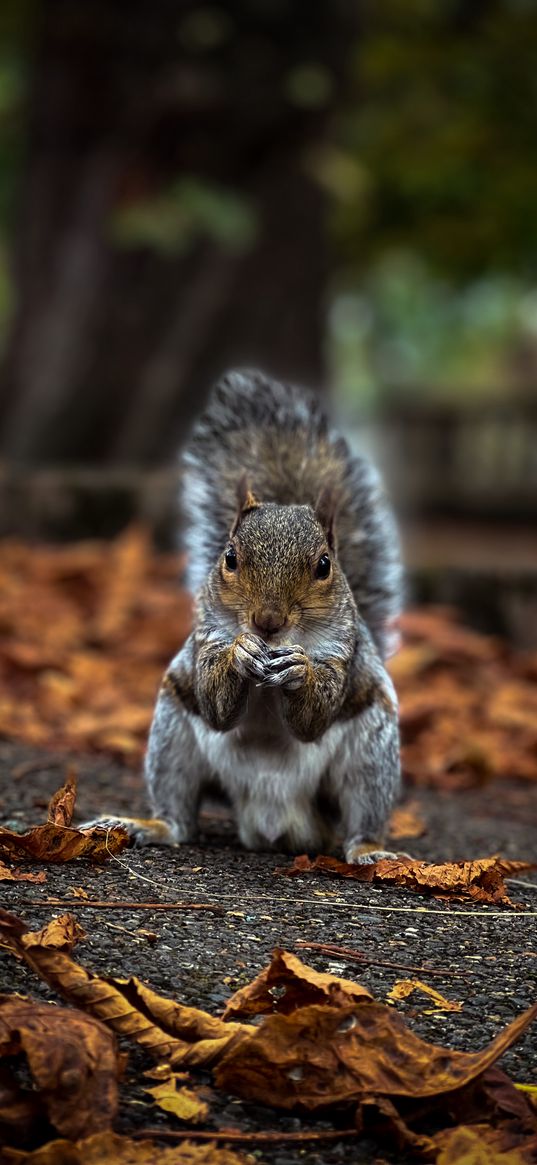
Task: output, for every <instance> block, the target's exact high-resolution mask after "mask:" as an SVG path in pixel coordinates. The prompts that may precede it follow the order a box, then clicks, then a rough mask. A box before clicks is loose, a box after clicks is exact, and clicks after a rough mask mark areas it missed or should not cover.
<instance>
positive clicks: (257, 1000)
mask: <svg viewBox="0 0 537 1165" xmlns="http://www.w3.org/2000/svg"><path fill="white" fill-rule="evenodd" d="M358 999H371V995H370V993H369V991H368V990H367V988H366V987H361V986H360V984H358V983H352V982H351V981H350V980H349V979H339V978H338V977H337V976H336V975H327V974H323V973H321V972H320V971H314V970H313V968H312V967H308V966H307V965H306V963H303V962H302V960H301V959H299V958H298V957H297V955H293V954H290V953H289V951H283V950H279V949H278V948H277V949H276V950H275V951H274V953H273V956H272V962H271V963H270V964H269V966H268V967H265V968H264V970H263V971H261V972H260V974H259V975H258V976H257V978H256V979H254V980H253V982H252V983H249V984H248V985H247V986H246V987H241V989H240V991H237V992H236V993H235V995H232V997H231V999H229V1000H228V1002H227V1004H226V1008H225V1011H224V1019H229V1018H230V1017H233V1018H236V1017H237V1016H239V1015H263V1014H265V1013H267V1012H268V1013H270V1014H272V1013H273V1012H282V1014H284V1015H288V1014H289V1012H291V1011H295V1010H296V1008H297V1007H304V1006H306V1004H308V1003H331V1004H333V1005H334V1006H341V1004H343V1003H349V1002H356V1001H357V1000H358Z"/></svg>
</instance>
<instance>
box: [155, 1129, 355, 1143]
mask: <svg viewBox="0 0 537 1165" xmlns="http://www.w3.org/2000/svg"><path fill="white" fill-rule="evenodd" d="M132 1136H133V1137H136V1138H137V1139H138V1140H145V1138H146V1137H147V1138H149V1137H166V1138H168V1139H169V1140H173V1141H185V1140H188V1141H193V1140H198V1141H244V1142H246V1143H250V1144H257V1143H259V1144H261V1143H262V1142H263V1141H265V1142H269V1143H270V1142H272V1143H276V1144H278V1143H279V1142H280V1141H342V1140H344V1139H347V1138H349V1137H357V1136H358V1129H318V1130H313V1129H311V1130H310V1129H304V1130H303V1131H302V1132H299V1133H286V1132H281V1133H280V1132H267V1133H263V1132H258V1133H243V1132H241V1130H240V1129H229V1131H227V1130H226V1129H219V1130H218V1132H215V1131H214V1129H212V1130H211V1129H207V1130H205V1129H203V1130H200V1129H184V1130H183V1129H181V1130H179V1129H177V1130H175V1129H173V1130H172V1129H162V1128H154V1129H137V1130H135V1131H133V1133H132Z"/></svg>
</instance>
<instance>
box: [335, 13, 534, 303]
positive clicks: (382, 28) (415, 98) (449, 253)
mask: <svg viewBox="0 0 537 1165" xmlns="http://www.w3.org/2000/svg"><path fill="white" fill-rule="evenodd" d="M351 90H352V91H351V94H350V98H349V100H348V101H347V105H346V108H345V110H343V111H342V113H341V116H340V119H339V125H338V139H339V144H340V147H341V149H342V150H344V151H345V152H346V153H348V154H349V156H350V157H351V158H353V159H357V160H358V161H359V163H360V165H361V166H362V167H363V168H364V170H365V173H366V175H367V181H365V182H364V184H363V188H364V190H366V191H367V196H366V197H364V196H363V194H362V197H360V198H359V199H356V200H354V201H349V200H348V199H347V200H344V201H342V202H340V204H339V205H338V206H337V208H336V213H335V216H334V217H335V222H334V226H335V233H336V238H337V241H338V244H339V250H340V254H341V255H342V258H343V262H344V263H345V265H348V266H349V267H350V268H352V267H354V268H355V269H356V268H358V267H359V268H362V269H363V267H364V265H367V264H368V262H369V261H370V260H371V259H372V258H373V257H374V256H376V255H378V254H379V253H380V252H382V251H383V250H384V249H386V248H388V249H389V248H392V247H394V246H396V247H399V246H401V245H403V246H404V247H405V248H409V247H410V248H415V249H416V251H418V252H419V253H420V254H421V255H423V256H424V257H425V258H426V259H427V261H429V262H430V263H431V264H433V265H434V266H436V267H437V268H438V269H439V270H441V271H444V272H447V273H449V274H451V275H453V276H454V277H455V278H457V279H459V280H466V279H468V278H469V277H473V276H475V275H476V274H477V275H480V274H481V273H482V272H484V271H487V270H504V271H508V270H510V269H513V270H516V271H517V272H521V271H524V272H525V273H526V274H527V275H528V276H532V277H533V276H534V275H535V274H536V273H537V216H536V214H535V206H536V204H537V158H536V152H535V122H536V113H537V4H536V3H535V2H534V0H526V2H524V0H497V2H496V3H487V4H474V5H473V4H471V3H470V4H469V3H455V2H454V0H405V2H404V3H403V2H402V0H381V2H378V0H367V2H366V4H365V8H364V33H363V38H362V40H361V41H360V42H359V43H358V44H357V45H356V48H355V51H354V59H353V84H352V86H351Z"/></svg>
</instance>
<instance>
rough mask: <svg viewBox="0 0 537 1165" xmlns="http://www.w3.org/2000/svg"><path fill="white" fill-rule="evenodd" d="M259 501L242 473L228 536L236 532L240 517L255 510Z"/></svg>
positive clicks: (245, 475) (246, 476)
mask: <svg viewBox="0 0 537 1165" xmlns="http://www.w3.org/2000/svg"><path fill="white" fill-rule="evenodd" d="M260 505H261V502H260V501H258V499H257V498H256V496H255V494H254V493H252V490H251V489H250V486H249V484H248V475H247V474H246V473H243V475H242V477H241V478H240V480H239V483H238V485H237V513H236V515H235V521H234V523H233V526H232V527H231V532H230V537H233V535H234V534H236V533H237V529H238V527H239V524H240V521H241V518H243V517H244V515H245V514H247V513H248V511H249V510H257V508H258V506H260Z"/></svg>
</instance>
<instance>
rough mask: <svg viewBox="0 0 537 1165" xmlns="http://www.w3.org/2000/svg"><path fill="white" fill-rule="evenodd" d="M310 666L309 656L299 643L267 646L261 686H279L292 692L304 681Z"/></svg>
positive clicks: (302, 684)
mask: <svg viewBox="0 0 537 1165" xmlns="http://www.w3.org/2000/svg"><path fill="white" fill-rule="evenodd" d="M311 666H312V665H311V661H310V659H309V656H308V655H307V653H306V652H305V651H304V648H303V647H301V646H300V644H299V643H296V644H293V645H292V646H291V647H272V648H269V658H268V661H267V663H266V665H265V674H264V677H263V686H264V687H268V686H270V687H279V688H283V689H284V691H286V692H294V691H296V690H297V688H302V687H303V686H304V684H305V683H306V680H307V677H308V673H309V672H310V671H311Z"/></svg>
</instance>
